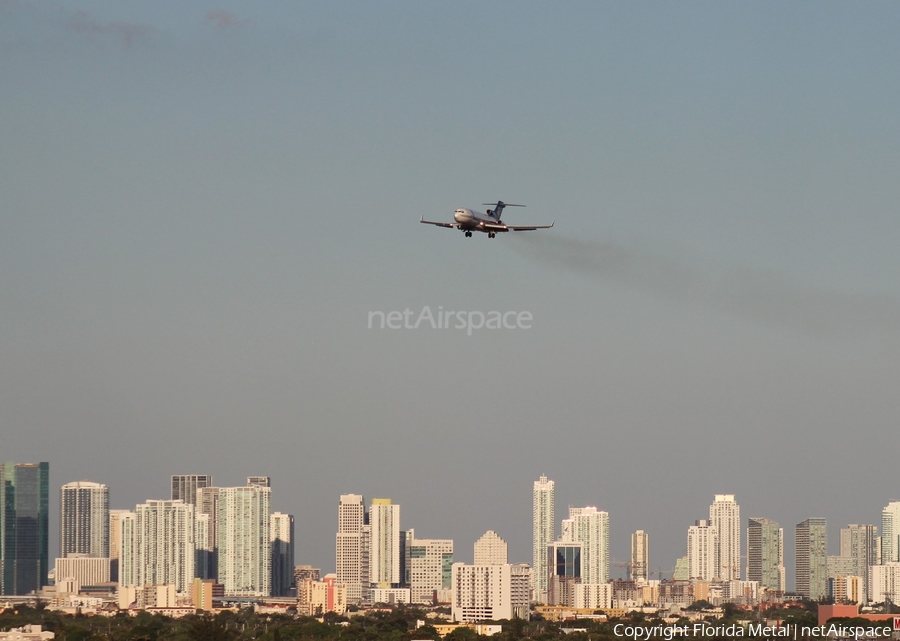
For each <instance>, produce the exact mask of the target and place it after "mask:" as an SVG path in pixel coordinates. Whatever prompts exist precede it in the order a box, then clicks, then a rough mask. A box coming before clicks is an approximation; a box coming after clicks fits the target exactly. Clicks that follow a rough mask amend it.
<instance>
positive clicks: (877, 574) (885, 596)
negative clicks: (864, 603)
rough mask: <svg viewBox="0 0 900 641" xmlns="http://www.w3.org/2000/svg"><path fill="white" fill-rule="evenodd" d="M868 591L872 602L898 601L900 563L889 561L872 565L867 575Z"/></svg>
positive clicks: (893, 602)
mask: <svg viewBox="0 0 900 641" xmlns="http://www.w3.org/2000/svg"><path fill="white" fill-rule="evenodd" d="M868 591H869V600H870V601H871V602H872V603H884V602H885V601H890V602H891V603H892V604H896V603H897V602H900V563H898V562H896V561H891V562H890V563H883V564H882V565H873V566H872V568H871V574H870V575H869V587H868ZM895 620H896V619H895Z"/></svg>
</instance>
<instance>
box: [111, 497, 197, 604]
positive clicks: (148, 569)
mask: <svg viewBox="0 0 900 641" xmlns="http://www.w3.org/2000/svg"><path fill="white" fill-rule="evenodd" d="M119 527H120V531H119V535H120V536H119V553H120V558H119V585H123V586H125V585H137V586H143V585H163V584H175V590H176V591H177V592H181V593H185V592H187V591H188V590H189V589H190V584H191V580H192V579H193V578H194V561H195V556H194V555H195V549H194V506H193V505H191V504H190V503H185V502H184V501H182V500H180V499H179V500H175V501H163V500H149V501H147V502H146V503H141V504H140V505H138V506H137V507H135V509H134V513H122V514H120V515H119Z"/></svg>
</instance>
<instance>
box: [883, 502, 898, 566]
mask: <svg viewBox="0 0 900 641" xmlns="http://www.w3.org/2000/svg"><path fill="white" fill-rule="evenodd" d="M896 562H900V501H891V502H890V503H888V504H887V506H885V508H884V509H883V510H882V511H881V563H882V564H885V563H896Z"/></svg>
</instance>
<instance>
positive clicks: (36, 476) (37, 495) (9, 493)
mask: <svg viewBox="0 0 900 641" xmlns="http://www.w3.org/2000/svg"><path fill="white" fill-rule="evenodd" d="M0 483H2V489H3V491H2V493H0V498H2V504H0V567H2V572H0V594H5V595H14V594H21V595H24V594H29V593H31V592H35V591H37V590H40V589H41V587H43V586H44V585H46V583H47V572H48V570H49V567H48V566H49V563H50V558H49V548H48V539H49V536H48V530H47V528H48V517H49V504H50V464H49V463H3V464H0Z"/></svg>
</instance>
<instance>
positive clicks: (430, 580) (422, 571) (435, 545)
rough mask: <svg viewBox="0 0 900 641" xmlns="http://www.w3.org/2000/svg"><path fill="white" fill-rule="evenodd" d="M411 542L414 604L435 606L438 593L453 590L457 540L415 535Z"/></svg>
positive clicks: (412, 599) (412, 595)
mask: <svg viewBox="0 0 900 641" xmlns="http://www.w3.org/2000/svg"><path fill="white" fill-rule="evenodd" d="M407 545H408V546H409V559H408V560H407V564H408V567H407V571H408V572H409V590H410V600H411V602H412V603H424V604H428V605H432V604H434V602H435V596H436V595H440V593H442V592H449V590H450V579H451V574H452V572H451V569H452V566H453V541H452V540H450V539H417V538H415V536H413V538H412V539H410V540H409V541H407ZM376 600H377V599H376Z"/></svg>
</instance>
